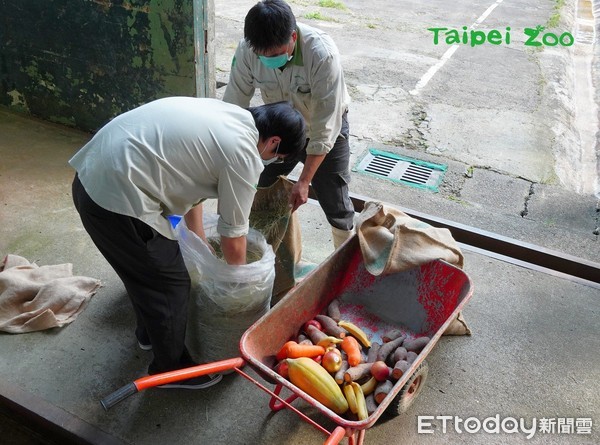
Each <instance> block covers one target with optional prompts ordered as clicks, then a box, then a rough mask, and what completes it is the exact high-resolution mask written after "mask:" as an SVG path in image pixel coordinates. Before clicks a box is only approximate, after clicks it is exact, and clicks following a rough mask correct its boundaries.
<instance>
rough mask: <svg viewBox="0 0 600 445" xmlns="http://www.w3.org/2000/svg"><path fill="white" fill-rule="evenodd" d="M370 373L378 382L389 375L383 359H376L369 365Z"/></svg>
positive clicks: (388, 369)
mask: <svg viewBox="0 0 600 445" xmlns="http://www.w3.org/2000/svg"><path fill="white" fill-rule="evenodd" d="M371 375H372V376H373V377H375V380H377V381H378V382H385V381H386V380H387V379H388V377H389V376H390V368H388V365H387V364H386V363H385V362H384V361H381V360H379V361H376V362H375V363H373V365H371Z"/></svg>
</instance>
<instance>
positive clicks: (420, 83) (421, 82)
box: [410, 0, 504, 96]
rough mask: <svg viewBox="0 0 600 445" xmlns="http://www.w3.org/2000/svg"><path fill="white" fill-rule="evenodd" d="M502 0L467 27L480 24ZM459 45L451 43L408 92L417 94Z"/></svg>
mask: <svg viewBox="0 0 600 445" xmlns="http://www.w3.org/2000/svg"><path fill="white" fill-rule="evenodd" d="M503 1H504V0H496V2H495V3H494V4H492V5H491V6H490V7H489V8H487V9H486V10H485V12H484V13H483V14H481V16H480V17H479V18H478V19H477V20H475V23H473V24H472V25H471V26H470V27H469V29H473V28H475V27H476V26H478V25H481V23H483V21H484V20H485V19H486V18H487V17H488V16H489V15H490V14H491V13H492V11H493V10H494V9H496V8H497V7H498V6H499V5H500V3H502V2H503ZM459 46H460V45H452V46H451V47H450V48H448V49H447V50H446V52H445V53H444V54H443V55H442V58H441V59H440V60H439V61H438V63H436V64H435V65H433V66H432V67H431V68H429V69H428V70H427V72H426V73H425V74H424V75H423V77H421V79H420V80H419V81H418V82H417V84H416V85H415V88H414V89H412V90H410V94H411V95H413V96H416V95H417V94H419V92H420V91H421V90H422V89H423V88H425V86H426V85H427V84H428V83H429V81H430V80H431V79H432V78H433V76H435V74H436V73H437V72H438V71H439V70H440V69H441V68H442V67H443V66H444V65H445V64H446V62H447V61H448V60H450V58H451V57H452V55H453V54H454V53H455V52H456V50H457V49H458V47H459Z"/></svg>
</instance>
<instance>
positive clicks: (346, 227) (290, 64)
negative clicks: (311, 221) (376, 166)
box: [223, 0, 354, 247]
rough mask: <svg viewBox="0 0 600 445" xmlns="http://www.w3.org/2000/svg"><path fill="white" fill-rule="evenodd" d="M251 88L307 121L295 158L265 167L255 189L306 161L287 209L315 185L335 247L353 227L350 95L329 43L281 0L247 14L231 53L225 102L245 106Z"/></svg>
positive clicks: (270, 0) (268, 0) (305, 197)
mask: <svg viewBox="0 0 600 445" xmlns="http://www.w3.org/2000/svg"><path fill="white" fill-rule="evenodd" d="M255 89H259V90H260V92H261V96H262V99H263V101H264V102H265V103H272V102H276V101H280V100H289V101H291V102H292V103H293V105H294V107H295V108H296V109H297V110H299V111H300V112H301V113H302V114H303V116H304V118H305V119H306V123H307V128H308V137H309V142H308V145H307V147H306V149H305V150H303V151H302V153H301V154H300V155H299V156H298V157H295V158H292V157H291V156H290V157H288V158H287V159H286V160H285V162H284V163H283V164H280V165H273V166H269V167H267V168H266V169H265V170H264V172H263V173H262V174H261V177H260V181H259V187H268V186H269V185H271V184H273V183H274V182H275V181H276V180H277V177H278V176H279V175H287V174H289V173H290V172H291V171H292V170H293V169H294V167H295V166H296V164H297V163H298V162H303V164H304V167H303V169H302V173H301V174H300V177H299V179H298V182H297V183H296V184H295V185H294V188H293V189H292V195H291V198H290V201H291V202H290V203H291V205H292V208H293V210H296V209H297V208H298V207H299V206H301V205H302V204H304V203H306V201H307V200H308V190H309V184H311V183H312V186H313V189H314V191H315V193H316V195H317V198H318V200H319V203H320V204H321V207H322V208H323V211H324V212H325V215H326V217H327V220H328V221H329V223H330V224H331V227H332V234H333V242H334V247H338V246H339V245H340V244H341V243H342V242H343V241H344V240H345V239H347V238H348V237H349V236H351V234H352V229H353V227H354V207H353V206H352V202H351V200H350V198H349V196H348V183H349V182H350V173H349V161H350V147H349V144H348V137H349V128H348V120H347V110H348V104H349V102H350V97H349V95H348V92H347V90H346V84H345V82H344V73H343V70H342V66H341V63H340V56H339V52H338V50H337V47H336V45H335V43H334V42H333V40H332V39H331V38H330V37H329V36H328V35H327V34H325V33H323V32H322V31H319V30H317V29H315V28H312V27H310V26H307V25H304V24H300V23H296V19H295V17H294V14H293V13H292V10H291V8H290V7H289V5H288V4H287V3H286V2H284V1H283V0H263V1H260V2H259V3H257V4H256V5H255V6H254V7H252V8H251V9H250V11H249V12H248V14H247V15H246V18H245V22H244V39H242V40H241V41H240V43H239V45H238V47H237V50H236V52H235V56H234V58H233V62H232V66H231V74H230V77H229V83H228V84H227V88H226V90H225V94H224V96H223V100H224V101H226V102H231V103H234V104H237V105H240V106H248V104H249V103H250V99H251V98H252V96H253V94H254V91H255Z"/></svg>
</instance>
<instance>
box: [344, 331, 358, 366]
mask: <svg viewBox="0 0 600 445" xmlns="http://www.w3.org/2000/svg"><path fill="white" fill-rule="evenodd" d="M341 347H342V351H344V352H345V353H346V355H347V356H348V364H349V365H350V366H351V367H352V366H356V365H358V364H359V363H360V362H361V360H362V354H361V352H360V344H359V343H358V340H356V339H355V338H354V337H350V336H348V337H344V339H343V340H342V344H341Z"/></svg>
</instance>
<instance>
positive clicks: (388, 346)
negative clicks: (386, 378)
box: [377, 336, 404, 362]
mask: <svg viewBox="0 0 600 445" xmlns="http://www.w3.org/2000/svg"><path fill="white" fill-rule="evenodd" d="M403 341H404V336H401V337H398V338H396V339H394V340H392V341H389V342H387V343H384V344H383V345H381V348H379V351H378V352H377V360H381V361H382V362H385V361H386V359H387V357H388V355H390V354H391V353H392V352H394V350H396V348H398V347H399V346H400V345H402V342H403Z"/></svg>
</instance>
